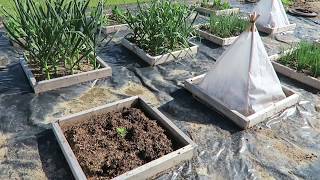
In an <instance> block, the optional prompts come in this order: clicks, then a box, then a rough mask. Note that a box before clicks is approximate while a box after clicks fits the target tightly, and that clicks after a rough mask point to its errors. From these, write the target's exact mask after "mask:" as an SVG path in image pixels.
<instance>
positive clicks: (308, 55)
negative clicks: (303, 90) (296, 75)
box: [278, 42, 320, 77]
mask: <svg viewBox="0 0 320 180" xmlns="http://www.w3.org/2000/svg"><path fill="white" fill-rule="evenodd" d="M278 62H279V63H281V64H283V65H285V66H288V67H290V68H292V69H295V70H297V71H299V72H304V73H307V74H309V75H311V76H313V77H319V76H320V44H317V43H310V42H300V44H299V46H298V48H297V49H296V50H294V51H292V52H290V53H289V54H287V55H285V56H283V57H281V58H280V59H279V60H278Z"/></svg>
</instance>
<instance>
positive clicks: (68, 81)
mask: <svg viewBox="0 0 320 180" xmlns="http://www.w3.org/2000/svg"><path fill="white" fill-rule="evenodd" d="M25 59H26V56H25V55H23V57H21V58H20V60H19V62H20V65H21V67H22V69H23V71H24V73H25V74H26V77H27V79H28V81H29V84H30V86H31V87H32V89H33V91H34V93H36V94H38V93H41V92H46V91H50V90H54V89H58V88H62V87H68V86H71V85H75V84H79V83H83V82H87V81H91V80H95V79H100V78H104V77H108V76H111V75H112V69H111V67H110V66H109V65H108V64H107V63H105V62H104V61H103V60H102V59H101V58H100V57H99V56H97V62H98V63H99V64H100V65H101V66H102V68H100V69H96V70H92V71H88V72H81V73H77V74H73V75H67V76H63V77H58V78H53V79H50V80H42V81H36V79H35V77H34V75H33V73H32V72H31V70H30V69H29V67H28V64H27V62H26V60H25Z"/></svg>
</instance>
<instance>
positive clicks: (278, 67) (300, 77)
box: [271, 61, 320, 90]
mask: <svg viewBox="0 0 320 180" xmlns="http://www.w3.org/2000/svg"><path fill="white" fill-rule="evenodd" d="M271 63H272V65H273V68H274V69H275V71H276V72H277V73H280V74H282V75H284V76H287V77H289V78H291V79H294V80H296V81H298V82H300V83H302V84H305V85H308V86H310V87H312V88H315V89H317V90H320V80H319V79H317V78H315V77H312V76H309V75H307V74H305V73H302V72H297V71H296V70H294V69H291V68H289V67H287V66H285V65H282V64H280V63H278V62H276V61H271Z"/></svg>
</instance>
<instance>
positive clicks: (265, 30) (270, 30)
mask: <svg viewBox="0 0 320 180" xmlns="http://www.w3.org/2000/svg"><path fill="white" fill-rule="evenodd" d="M256 26H257V29H258V31H260V32H263V33H266V34H276V33H282V32H286V31H292V30H294V29H295V28H296V24H289V25H287V26H284V27H280V28H268V27H263V26H259V25H258V24H256Z"/></svg>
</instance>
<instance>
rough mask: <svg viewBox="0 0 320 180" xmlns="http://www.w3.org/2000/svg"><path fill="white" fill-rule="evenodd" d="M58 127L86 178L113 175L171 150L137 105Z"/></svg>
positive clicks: (159, 128) (157, 128) (163, 136)
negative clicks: (123, 131) (122, 131)
mask: <svg viewBox="0 0 320 180" xmlns="http://www.w3.org/2000/svg"><path fill="white" fill-rule="evenodd" d="M62 129H63V131H64V134H65V136H66V138H67V140H68V142H69V144H70V146H71V148H72V150H73V152H74V154H75V155H76V157H77V159H78V161H79V163H80V165H81V167H82V169H83V170H84V173H85V174H86V176H87V178H88V179H109V178H113V177H116V176H118V175H121V174H123V173H125V172H127V171H130V170H132V169H134V168H136V167H138V166H141V165H143V164H145V163H148V162H150V161H152V160H154V159H157V158H159V157H161V156H163V155H165V154H168V153H170V152H172V151H173V150H174V148H173V147H174V146H173V143H172V142H171V140H169V138H168V137H167V136H166V134H165V131H164V130H163V129H162V128H161V127H160V126H159V125H158V124H157V122H156V121H155V120H150V119H149V118H148V117H147V116H146V115H145V114H144V113H143V112H142V111H141V110H140V109H137V108H124V109H123V110H122V111H120V112H112V113H106V114H102V115H98V116H94V117H91V118H90V119H89V120H87V121H86V122H85V123H82V124H79V125H74V126H71V127H62ZM119 129H125V130H126V133H124V134H122V133H121V132H120V131H119Z"/></svg>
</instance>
